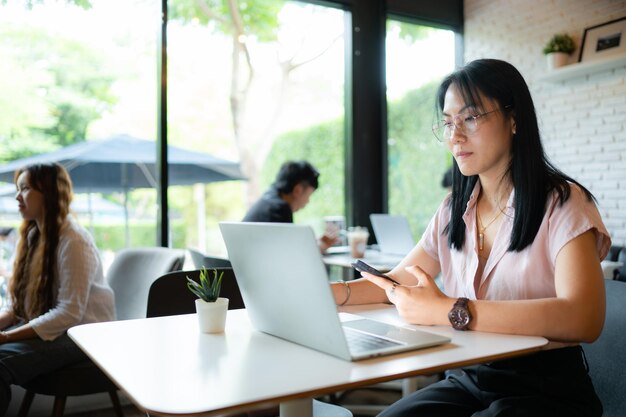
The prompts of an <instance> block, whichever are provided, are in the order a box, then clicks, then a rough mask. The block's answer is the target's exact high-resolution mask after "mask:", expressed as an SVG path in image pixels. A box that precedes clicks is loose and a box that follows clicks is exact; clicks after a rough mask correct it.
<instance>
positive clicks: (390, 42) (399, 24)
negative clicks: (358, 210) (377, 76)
mask: <svg viewBox="0 0 626 417" xmlns="http://www.w3.org/2000/svg"><path fill="white" fill-rule="evenodd" d="M386 54H387V56H386V68H387V115H388V116H387V120H388V122H387V125H388V173H389V174H388V190H389V193H388V195H389V202H388V203H389V212H390V213H391V214H401V215H404V216H406V217H407V218H408V219H409V223H410V224H411V229H412V232H413V235H414V237H416V238H417V239H419V237H421V235H422V233H423V232H424V230H425V229H426V226H427V225H428V223H429V221H430V219H431V217H432V216H433V214H434V213H435V211H436V210H437V207H438V206H439V204H440V203H441V201H442V199H443V197H444V196H445V195H446V192H447V190H446V189H445V188H443V187H442V186H441V180H442V177H443V175H444V173H445V171H446V169H447V168H448V167H449V166H450V165H451V163H452V162H451V158H450V156H449V155H448V151H447V149H446V147H445V145H444V144H441V143H439V142H438V141H437V140H436V139H435V137H434V136H433V134H432V132H431V126H432V122H433V116H434V110H435V92H436V88H437V86H438V83H439V82H440V81H441V79H442V78H443V76H445V75H447V74H448V73H450V72H452V71H453V70H454V33H453V32H452V31H449V30H442V29H435V28H432V27H428V26H421V25H417V24H412V23H407V22H405V21H399V20H388V21H387V39H386Z"/></svg>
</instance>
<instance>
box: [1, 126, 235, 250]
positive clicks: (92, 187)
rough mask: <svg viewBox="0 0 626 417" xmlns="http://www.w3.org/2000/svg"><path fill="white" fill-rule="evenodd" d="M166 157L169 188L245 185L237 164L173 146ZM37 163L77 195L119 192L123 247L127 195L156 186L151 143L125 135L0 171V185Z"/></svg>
mask: <svg viewBox="0 0 626 417" xmlns="http://www.w3.org/2000/svg"><path fill="white" fill-rule="evenodd" d="M167 153H168V154H167V157H168V169H169V185H191V184H198V183H210V182H217V181H230V180H241V179H244V177H243V175H242V174H241V171H240V170H239V164H238V163H236V162H232V161H228V160H225V159H220V158H216V157H214V156H211V155H208V154H205V153H202V152H195V151H190V150H185V149H182V148H178V147H175V146H168V147H167ZM41 162H58V163H60V164H61V165H63V166H64V167H65V168H66V169H67V170H68V172H69V174H70V176H71V178H72V183H73V185H74V191H75V192H76V193H92V192H101V193H110V192H120V191H121V192H123V193H124V213H125V218H126V235H127V237H126V240H127V243H128V222H127V220H128V206H127V193H128V191H129V190H132V189H135V188H154V187H156V186H157V185H158V184H157V175H156V143H155V142H154V141H150V140H145V139H138V138H133V137H130V136H128V135H117V136H112V137H109V138H107V139H101V140H94V141H88V142H81V143H78V144H75V145H71V146H68V147H65V148H62V149H59V150H57V151H53V152H49V153H45V154H41V155H35V156H31V157H28V158H23V159H18V160H15V161H12V162H9V163H7V164H4V165H0V181H4V182H8V183H11V182H13V175H14V173H15V171H16V170H17V169H19V168H21V167H23V166H25V165H29V164H33V163H41Z"/></svg>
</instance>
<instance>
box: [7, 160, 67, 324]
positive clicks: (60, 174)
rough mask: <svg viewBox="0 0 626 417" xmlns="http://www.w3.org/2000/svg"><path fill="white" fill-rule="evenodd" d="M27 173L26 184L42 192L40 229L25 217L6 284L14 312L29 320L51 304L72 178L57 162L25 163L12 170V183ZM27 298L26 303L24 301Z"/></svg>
mask: <svg viewBox="0 0 626 417" xmlns="http://www.w3.org/2000/svg"><path fill="white" fill-rule="evenodd" d="M23 172H26V173H28V185H29V186H30V187H31V188H32V189H34V190H37V191H39V192H41V193H42V194H43V210H44V217H43V222H42V224H41V230H39V228H38V227H37V224H36V222H35V220H24V221H23V222H22V225H21V226H20V240H19V245H18V247H17V254H16V256H15V262H14V265H13V271H14V272H13V277H12V279H11V281H10V284H9V294H10V296H11V301H12V306H13V312H14V313H15V315H16V316H17V317H19V318H21V319H24V320H27V321H28V320H31V319H33V318H35V317H37V316H39V315H41V314H43V313H45V312H46V311H48V310H50V309H51V308H52V307H54V304H55V299H54V296H55V294H54V287H55V281H56V279H57V276H56V269H57V249H58V246H59V235H60V230H61V228H62V226H63V223H64V222H65V219H66V218H67V216H68V214H69V212H70V203H71V202H72V180H71V179H70V176H69V174H68V173H67V171H66V170H65V168H64V167H63V166H61V165H59V164H57V163H41V164H33V165H29V166H26V167H24V168H21V169H18V170H17V171H16V172H15V183H16V184H17V181H18V178H19V177H20V175H21V174H22V173H23ZM27 300H29V303H28V305H27V303H26V301H27Z"/></svg>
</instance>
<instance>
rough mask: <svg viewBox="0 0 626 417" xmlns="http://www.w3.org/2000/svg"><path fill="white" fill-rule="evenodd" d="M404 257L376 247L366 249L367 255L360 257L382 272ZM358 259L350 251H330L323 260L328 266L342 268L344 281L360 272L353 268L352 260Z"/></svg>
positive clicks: (341, 276) (391, 267)
mask: <svg viewBox="0 0 626 417" xmlns="http://www.w3.org/2000/svg"><path fill="white" fill-rule="evenodd" d="M403 258H404V256H402V255H391V254H385V253H382V252H380V251H378V250H375V249H367V250H366V251H365V256H364V257H363V258H360V259H361V260H362V261H363V262H366V263H368V264H370V265H371V266H373V267H374V268H376V269H378V270H379V271H381V272H388V271H391V270H392V269H393V268H394V267H395V266H396V265H398V264H399V263H400V261H402V259H403ZM356 259H357V258H353V257H352V256H350V252H347V253H346V252H344V253H329V254H325V255H324V256H323V257H322V260H323V261H324V264H326V266H327V268H328V267H331V266H335V267H340V268H341V274H340V278H341V279H343V280H344V281H349V280H351V279H354V277H355V274H358V273H356V272H355V271H354V269H353V268H352V262H354V261H355V260H356ZM356 276H358V275H356Z"/></svg>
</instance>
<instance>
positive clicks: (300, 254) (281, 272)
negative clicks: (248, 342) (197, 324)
mask: <svg viewBox="0 0 626 417" xmlns="http://www.w3.org/2000/svg"><path fill="white" fill-rule="evenodd" d="M220 229H221V231H222V236H223V237H224V242H225V243H226V248H227V250H228V257H229V259H230V261H231V263H232V265H233V269H234V271H235V276H236V277H237V283H238V284H239V288H240V289H241V295H242V296H243V300H244V303H245V305H246V309H247V310H248V314H249V316H250V320H251V322H252V325H253V326H254V327H255V328H256V329H257V330H260V331H262V332H265V333H269V334H271V335H274V336H278V337H280V338H282V339H286V340H289V341H291V342H295V343H298V344H300V345H303V346H306V347H309V348H312V349H315V350H318V351H321V352H324V353H327V354H330V355H334V356H337V357H339V358H342V359H346V360H358V359H364V358H368V357H373V356H379V355H385V354H391V353H395V352H400V351H406V350H413V349H418V348H422V347H428V346H435V345H439V344H442V343H446V342H449V341H450V339H449V338H447V337H443V336H439V335H435V334H431V333H428V332H422V331H414V330H411V329H405V328H402V327H397V326H391V325H387V324H385V323H381V322H376V321H373V320H367V319H360V318H359V319H357V320H352V321H346V322H345V323H343V324H342V323H341V321H340V319H339V315H338V313H337V306H336V305H335V301H334V299H333V295H332V292H331V289H330V285H329V282H328V275H327V273H326V267H325V266H324V263H323V262H322V258H321V254H320V250H319V247H318V246H317V241H316V239H315V235H314V233H313V230H312V229H311V228H310V227H309V226H299V225H294V224H287V223H228V222H222V223H220ZM342 316H343V315H342ZM352 317H353V318H354V317H355V316H352ZM364 337H365V338H370V339H373V340H371V343H374V346H373V347H372V348H365V347H363V346H362V345H361V346H359V347H354V348H349V347H348V343H349V340H350V343H353V342H352V340H353V339H362V338H364Z"/></svg>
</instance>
